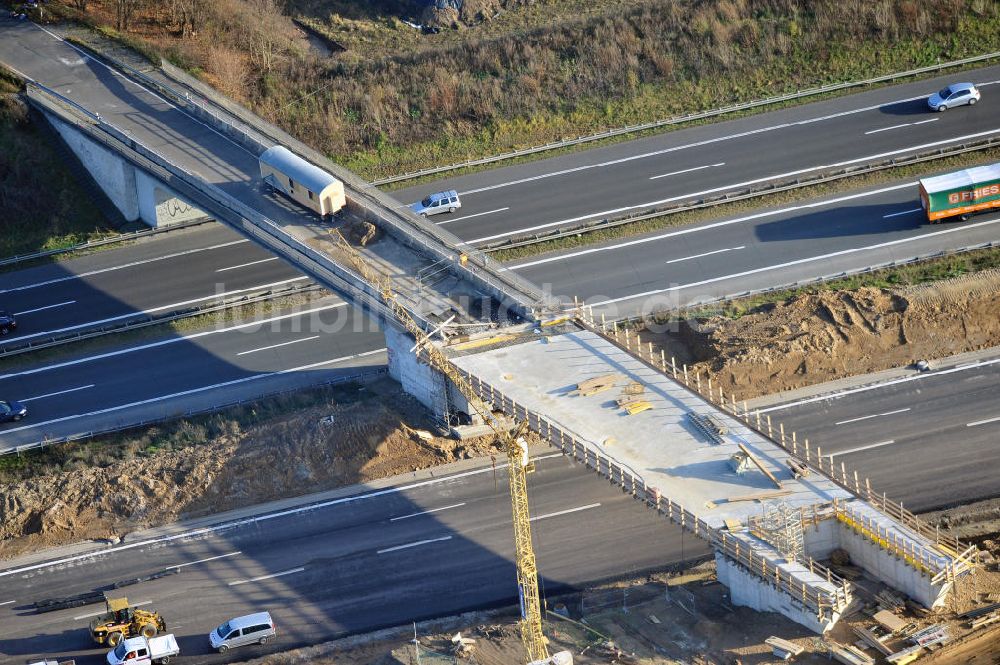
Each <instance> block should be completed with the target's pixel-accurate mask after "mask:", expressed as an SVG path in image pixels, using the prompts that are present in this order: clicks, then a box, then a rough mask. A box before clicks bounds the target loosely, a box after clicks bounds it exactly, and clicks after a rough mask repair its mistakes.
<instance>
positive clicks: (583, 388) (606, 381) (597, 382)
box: [570, 374, 625, 397]
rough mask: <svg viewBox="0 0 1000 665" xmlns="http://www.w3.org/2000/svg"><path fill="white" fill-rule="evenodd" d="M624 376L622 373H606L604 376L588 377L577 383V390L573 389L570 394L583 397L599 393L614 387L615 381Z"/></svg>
mask: <svg viewBox="0 0 1000 665" xmlns="http://www.w3.org/2000/svg"><path fill="white" fill-rule="evenodd" d="M623 378H625V377H623V376H622V375H621V374H605V375H603V376H595V377H594V378H592V379H587V380H586V381H581V382H580V383H578V384H576V390H573V391H571V392H570V394H571V395H581V396H583V397H589V396H590V395H596V394H597V393H600V392H604V391H605V390H610V389H611V388H614V387H615V383H616V382H618V381H620V380H621V379H623Z"/></svg>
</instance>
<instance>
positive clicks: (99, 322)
mask: <svg viewBox="0 0 1000 665" xmlns="http://www.w3.org/2000/svg"><path fill="white" fill-rule="evenodd" d="M307 279H309V278H308V277H306V276H305V275H302V276H300V277H291V278H289V279H283V280H280V281H277V282H271V283H270V284H259V285H257V286H250V287H247V288H245V289H234V290H232V291H224V292H222V293H213V294H212V295H210V296H203V297H201V298H193V299H191V300H182V301H180V302H175V303H170V304H169V305H160V306H159V307H150V308H149V309H143V310H136V311H134V312H128V313H127V314H118V315H117V316H109V317H108V318H106V319H99V320H97V321H88V322H86V323H77V324H74V325H72V326H66V327H65V328H56V329H55V330H45V331H43V332H37V333H32V334H30V335H21V336H19V337H18V338H17V339H18V340H19V341H20V340H23V339H30V338H32V337H45V336H49V335H55V334H57V333H62V332H67V331H70V330H76V329H78V328H86V327H89V326H99V325H103V324H105V323H111V322H113V321H121V320H123V319H128V318H131V317H133V316H139V315H140V314H155V313H156V312H162V311H165V310H169V309H175V308H178V307H186V306H188V305H194V304H195V303H199V302H203V301H205V300H213V299H216V298H229V297H231V296H235V295H238V294H240V293H246V292H251V291H259V290H261V289H270V288H274V287H275V286H281V285H283V284H290V283H292V282H301V281H303V280H307Z"/></svg>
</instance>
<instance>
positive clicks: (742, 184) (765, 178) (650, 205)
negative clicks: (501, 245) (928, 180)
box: [466, 128, 1000, 244]
mask: <svg viewBox="0 0 1000 665" xmlns="http://www.w3.org/2000/svg"><path fill="white" fill-rule="evenodd" d="M997 133H1000V128H997V129H990V130H987V131H983V132H976V133H975V134H966V135H965V136H956V137H954V138H951V139H944V140H941V141H934V142H932V143H924V144H922V145H915V146H910V147H908V148H900V149H898V150H890V151H889V152H882V153H879V154H877V155H867V156H865V157H858V158H855V159H848V160H846V161H843V162H836V163H833V164H819V165H816V166H810V167H809V168H805V169H798V170H795V171H788V172H786V173H777V174H774V175H768V176H763V177H761V178H755V179H754V180H745V181H743V182H738V183H733V184H729V185H722V186H720V187H713V188H711V189H705V190H702V191H700V192H689V193H687V194H679V195H677V196H670V197H667V198H665V199H660V200H658V201H647V202H646V203H638V204H635V205H627V206H622V207H620V208H612V209H610V210H602V211H600V212H593V213H589V214H586V215H580V216H579V217H571V218H569V219H561V220H559V221H557V222H548V223H546V224H539V225H537V226H530V227H528V228H523V229H512V230H510V231H504V232H503V233H497V234H494V235H491V236H483V237H482V238H475V239H473V240H467V241H466V243H467V244H474V243H479V242H486V241H488V240H496V239H497V238H505V237H507V236H511V235H517V234H522V233H532V232H534V231H540V230H542V229H547V228H552V227H553V226H562V225H565V224H570V223H573V222H580V221H583V220H586V219H591V218H592V217H606V216H608V215H615V214H618V213H622V212H628V211H629V210H640V209H643V210H644V209H646V208H654V207H656V206H658V205H662V204H664V203H670V202H672V201H680V200H683V199H692V198H698V197H700V196H704V195H706V194H714V193H715V192H721V191H725V190H727V189H733V188H736V187H746V186H747V185H753V184H757V183H761V182H767V181H769V180H776V179H781V178H790V177H792V176H796V175H800V174H802V173H809V172H811V171H816V170H818V169H833V168H838V167H841V166H847V165H849V164H855V163H857V162H863V161H867V160H872V159H879V158H881V157H888V156H890V155H895V154H899V153H902V152H910V151H915V150H922V149H925V148H932V147H935V146H937V145H941V144H945V143H953V142H959V141H967V140H969V139H973V138H978V137H980V136H989V135H991V134H997ZM699 228H709V227H699Z"/></svg>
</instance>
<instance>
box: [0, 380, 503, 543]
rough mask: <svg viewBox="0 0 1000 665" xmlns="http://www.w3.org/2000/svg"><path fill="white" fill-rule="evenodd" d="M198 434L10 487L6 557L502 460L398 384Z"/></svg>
mask: <svg viewBox="0 0 1000 665" xmlns="http://www.w3.org/2000/svg"><path fill="white" fill-rule="evenodd" d="M188 428H189V429H190V432H189V436H190V439H192V440H197V441H200V442H199V443H197V444H195V445H189V446H187V447H183V448H181V449H180V450H172V451H162V450H161V451H155V452H150V453H145V454H137V455H135V456H133V457H131V458H130V459H128V460H127V462H125V463H122V462H121V461H120V460H118V459H97V460H95V462H96V464H97V465H94V464H73V465H71V466H72V467H78V468H70V469H69V470H58V471H53V472H49V473H43V474H40V475H38V476H37V477H31V478H26V479H23V480H20V481H16V482H11V483H8V484H7V485H6V486H5V487H4V491H3V493H2V495H0V557H2V558H10V557H13V556H16V555H17V554H19V553H22V552H25V551H28V550H32V549H38V548H43V547H51V546H54V545H60V544H65V543H71V542H77V541H81V540H86V539H99V538H116V537H120V536H121V535H123V534H125V533H128V532H130V531H134V530H136V529H141V528H145V527H150V526H156V525H160V524H165V523H169V522H171V521H174V520H176V519H183V518H186V517H195V516H201V515H206V514H211V513H215V512H221V511H224V510H229V509H232V508H238V507H241V506H248V505H254V504H257V503H261V502H265V501H269V500H272V499H277V498H282V497H288V496H297V495H302V494H308V493H311V492H316V491H321V490H326V489H331V488H335V487H339V486H343V485H349V484H354V483H362V482H367V481H370V480H374V479H377V478H385V477H388V476H392V475H396V474H400V473H405V472H409V471H415V470H417V469H422V468H426V467H429V466H434V465H439V464H444V463H446V462H450V461H454V460H457V459H462V458H465V457H472V456H473V455H483V454H491V453H492V454H497V453H498V452H499V451H497V450H496V449H494V448H493V447H492V445H493V442H492V439H491V438H490V437H485V438H483V439H471V440H465V441H457V440H454V439H450V438H444V437H440V436H435V435H433V434H432V433H431V431H432V424H431V422H430V421H429V420H428V418H427V416H426V415H425V412H424V411H423V409H422V408H421V407H420V406H419V405H418V404H417V403H416V402H415V401H414V400H412V398H410V397H409V396H407V395H405V394H404V393H403V392H402V390H401V389H400V387H399V385H398V384H397V383H395V382H393V381H391V380H388V379H386V380H383V381H380V382H379V383H378V384H376V385H373V386H370V387H365V388H362V389H361V390H360V392H358V393H357V394H355V395H345V394H340V395H338V396H336V397H332V398H330V399H329V400H324V401H323V402H322V403H320V404H318V405H314V406H312V407H310V408H307V409H304V410H299V411H295V412H292V413H290V414H288V415H280V416H278V417H275V418H271V419H270V420H268V421H267V422H264V423H262V424H259V425H255V426H250V427H246V428H241V426H240V425H239V424H238V422H237V421H236V420H231V421H229V422H228V423H224V424H223V426H221V427H217V429H221V430H222V432H221V433H220V434H218V435H216V436H211V437H207V439H206V435H205V432H204V431H199V428H201V430H203V429H204V427H203V426H202V425H198V424H190V425H188ZM136 436H137V437H140V438H141V437H147V438H148V436H149V434H148V432H147V433H145V434H140V435H136ZM264 469H266V470H267V472H266V473H262V472H261V471H262V470H264Z"/></svg>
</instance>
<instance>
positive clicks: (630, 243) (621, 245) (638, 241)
mask: <svg viewBox="0 0 1000 665" xmlns="http://www.w3.org/2000/svg"><path fill="white" fill-rule="evenodd" d="M915 184H916V183H913V182H909V183H906V184H903V185H893V186H892V187H885V188H883V189H877V190H875V191H871V192H862V193H860V194H848V195H846V196H840V197H837V198H834V199H827V200H825V201H817V202H815V203H804V204H801V205H795V206H789V207H787V208H781V209H780V210H767V211H764V212H758V213H754V214H752V215H745V216H743V217H734V218H732V219H724V220H722V221H718V222H712V223H711V224H705V225H704V226H697V227H690V228H683V229H678V230H676V231H667V232H665V233H659V234H657V235H654V236H646V237H642V238H636V239H635V240H626V241H623V242H619V243H614V244H612V245H602V246H600V247H591V248H589V249H581V250H578V251H575V252H567V253H565V254H559V255H556V256H550V257H548V258H544V259H537V260H534V261H526V262H524V263H517V264H515V265H509V266H507V267H506V269H508V270H518V269H520V268H530V267H532V266H537V265H541V264H543V263H553V262H556V261H565V260H567V259H574V258H576V257H578V256H586V255H588V254H597V253H600V252H608V251H612V250H616V249H623V248H626V247H632V246H635V245H644V244H646V243H650V242H656V241H658V240H665V239H666V238H675V237H678V236H683V235H688V234H689V233H699V232H701V231H706V230H710V229H715V228H721V227H725V226H731V225H733V224H740V223H742V222H749V221H753V220H756V219H764V218H767V217H775V216H777V215H782V214H785V213H790V212H796V211H799V210H811V209H813V208H821V207H823V206H827V205H837V204H840V203H843V202H845V201H853V200H855V199H862V198H865V197H868V196H875V195H877V194H884V193H886V192H894V191H896V190H899V189H908V188H912V187H913V186H914V185H915Z"/></svg>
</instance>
